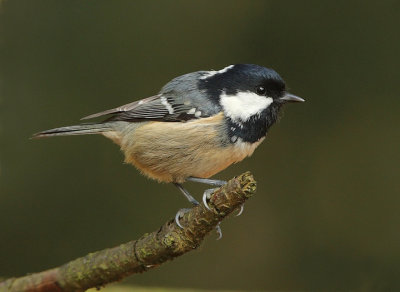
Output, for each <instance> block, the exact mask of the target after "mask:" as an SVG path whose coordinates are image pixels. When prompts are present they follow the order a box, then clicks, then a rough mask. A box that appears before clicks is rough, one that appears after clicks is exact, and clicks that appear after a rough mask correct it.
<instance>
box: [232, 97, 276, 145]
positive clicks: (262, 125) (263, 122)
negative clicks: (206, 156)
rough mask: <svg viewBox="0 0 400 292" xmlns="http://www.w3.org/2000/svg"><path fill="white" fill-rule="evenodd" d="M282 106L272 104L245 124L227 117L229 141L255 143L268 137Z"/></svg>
mask: <svg viewBox="0 0 400 292" xmlns="http://www.w3.org/2000/svg"><path fill="white" fill-rule="evenodd" d="M280 107H281V104H277V103H272V104H271V105H270V106H269V107H268V108H266V109H265V110H263V111H262V112H261V113H260V114H258V115H254V116H252V117H251V118H250V119H248V120H247V121H245V122H238V121H232V119H231V118H229V117H226V122H227V126H228V133H229V139H230V141H231V142H232V143H235V142H236V141H237V140H238V139H239V138H240V139H241V140H242V141H243V142H248V143H255V142H257V141H259V140H260V139H261V138H263V137H265V136H266V135H267V132H268V130H269V128H270V127H271V126H272V125H273V124H274V123H275V122H276V120H277V119H278V113H279V109H280Z"/></svg>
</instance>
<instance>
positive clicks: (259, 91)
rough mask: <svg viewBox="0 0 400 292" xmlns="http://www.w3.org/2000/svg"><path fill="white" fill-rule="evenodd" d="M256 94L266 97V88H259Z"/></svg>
mask: <svg viewBox="0 0 400 292" xmlns="http://www.w3.org/2000/svg"><path fill="white" fill-rule="evenodd" d="M256 92H257V94H258V95H265V93H266V92H267V90H266V89H265V87H264V86H261V85H260V86H257V88H256Z"/></svg>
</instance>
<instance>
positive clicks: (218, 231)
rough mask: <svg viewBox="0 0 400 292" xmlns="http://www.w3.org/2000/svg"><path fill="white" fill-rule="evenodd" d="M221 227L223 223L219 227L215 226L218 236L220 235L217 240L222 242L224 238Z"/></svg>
mask: <svg viewBox="0 0 400 292" xmlns="http://www.w3.org/2000/svg"><path fill="white" fill-rule="evenodd" d="M220 225H221V222H220V223H218V225H217V226H215V229H216V231H217V234H218V238H217V240H220V239H221V238H222V230H221V226H220Z"/></svg>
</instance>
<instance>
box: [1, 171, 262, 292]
mask: <svg viewBox="0 0 400 292" xmlns="http://www.w3.org/2000/svg"><path fill="white" fill-rule="evenodd" d="M255 190H256V182H255V180H254V178H253V176H252V175H251V174H250V172H246V173H243V174H241V175H240V176H238V177H236V178H233V179H231V180H230V181H229V182H228V183H227V184H226V185H224V186H222V187H220V188H219V189H217V190H216V191H215V192H214V193H213V194H212V195H211V199H210V203H209V206H210V207H211V210H212V211H209V210H207V209H206V208H205V207H204V206H203V205H200V206H196V207H194V208H192V209H191V210H190V211H189V212H188V213H186V214H185V215H184V217H183V218H182V219H181V221H180V222H181V224H182V225H183V226H185V228H184V229H181V228H179V227H178V226H177V225H176V224H175V222H174V220H170V221H168V222H167V223H165V224H164V225H163V226H161V228H160V229H159V230H157V231H154V232H152V233H149V234H144V235H143V236H142V237H141V238H139V239H138V240H133V241H130V242H128V243H124V244H121V245H119V246H117V247H114V248H110V249H105V250H102V251H97V252H94V253H90V254H88V255H86V256H84V257H81V258H78V259H76V260H73V261H71V262H69V263H66V264H64V265H62V266H60V267H57V268H54V269H50V270H47V271H44V272H40V273H36V274H31V275H27V276H24V277H20V278H11V279H8V280H6V281H4V282H1V283H0V292H5V291H7V292H16V291H18V292H23V291H29V292H50V291H51V292H67V291H68V292H69V291H71V292H72V291H73V292H77V291H85V290H86V289H89V288H92V287H101V286H104V285H106V284H107V283H110V282H114V281H118V280H121V279H122V278H124V277H127V276H129V275H132V274H136V273H142V272H145V271H147V270H149V269H152V268H155V267H158V266H159V265H161V264H162V263H164V262H166V261H168V260H172V259H174V258H176V257H178V256H180V255H182V254H184V253H186V252H188V251H191V250H194V249H196V248H197V247H198V246H199V245H200V243H201V242H202V241H203V239H204V237H205V236H206V235H207V234H208V233H209V232H210V231H212V230H214V228H215V227H216V225H217V224H218V223H219V222H220V221H222V220H223V219H224V218H225V217H226V216H227V215H229V214H230V213H231V212H232V211H234V210H235V209H237V208H239V207H240V206H241V205H242V204H243V203H244V202H245V201H246V200H247V199H248V198H250V197H251V196H252V195H253V194H254V193H255Z"/></svg>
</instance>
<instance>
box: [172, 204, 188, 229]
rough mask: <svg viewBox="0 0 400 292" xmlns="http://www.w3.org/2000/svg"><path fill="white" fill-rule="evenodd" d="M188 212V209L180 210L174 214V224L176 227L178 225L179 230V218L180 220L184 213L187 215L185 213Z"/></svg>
mask: <svg viewBox="0 0 400 292" xmlns="http://www.w3.org/2000/svg"><path fill="white" fill-rule="evenodd" d="M189 211H190V209H189V208H183V209H180V210H179V211H178V212H177V213H176V215H175V223H176V225H178V226H179V227H180V228H182V229H183V226H182V224H181V223H180V222H179V218H182V217H183V215H185V213H187V212H189Z"/></svg>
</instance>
